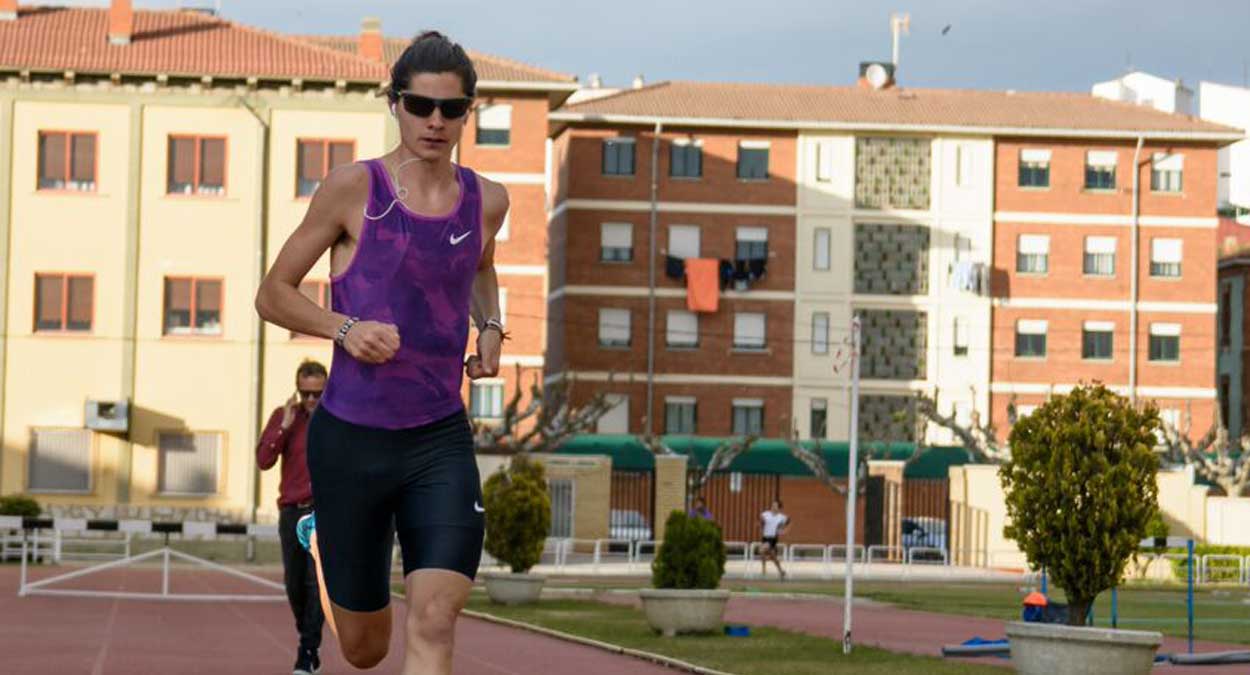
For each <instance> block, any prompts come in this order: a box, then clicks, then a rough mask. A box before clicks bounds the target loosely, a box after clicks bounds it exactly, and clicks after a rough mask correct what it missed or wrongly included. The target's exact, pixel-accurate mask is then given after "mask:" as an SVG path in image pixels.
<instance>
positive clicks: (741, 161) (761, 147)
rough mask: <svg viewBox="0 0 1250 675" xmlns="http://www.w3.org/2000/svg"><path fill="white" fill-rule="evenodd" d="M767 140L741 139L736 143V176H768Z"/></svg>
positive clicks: (748, 177)
mask: <svg viewBox="0 0 1250 675" xmlns="http://www.w3.org/2000/svg"><path fill="white" fill-rule="evenodd" d="M768 148H769V144H768V141H742V142H741V143H739V144H738V178H744V179H747V180H765V179H767V178H768Z"/></svg>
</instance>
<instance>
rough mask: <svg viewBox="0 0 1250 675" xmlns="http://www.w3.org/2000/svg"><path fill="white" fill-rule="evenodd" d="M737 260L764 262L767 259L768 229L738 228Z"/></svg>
mask: <svg viewBox="0 0 1250 675" xmlns="http://www.w3.org/2000/svg"><path fill="white" fill-rule="evenodd" d="M734 257H735V258H736V259H737V260H766V259H767V258H768V228H766V227H740V228H738V246H737V250H736V253H735V255H734Z"/></svg>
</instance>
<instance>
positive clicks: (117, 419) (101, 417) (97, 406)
mask: <svg viewBox="0 0 1250 675" xmlns="http://www.w3.org/2000/svg"><path fill="white" fill-rule="evenodd" d="M83 417H84V419H86V421H87V424H86V426H87V428H88V429H91V430H93V431H107V432H112V433H120V434H124V433H128V432H129V431H130V401H127V400H121V401H93V400H88V401H87V409H86V412H85V414H84V415H83Z"/></svg>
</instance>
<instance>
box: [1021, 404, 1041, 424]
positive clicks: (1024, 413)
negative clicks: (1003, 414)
mask: <svg viewBox="0 0 1250 675" xmlns="http://www.w3.org/2000/svg"><path fill="white" fill-rule="evenodd" d="M1035 412H1037V406H1035V405H1018V406H1016V422H1019V421H1020V420H1022V419H1024V418H1026V417H1028V416H1029V415H1032V414H1033V413H1035Z"/></svg>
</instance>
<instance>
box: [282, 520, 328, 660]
mask: <svg viewBox="0 0 1250 675" xmlns="http://www.w3.org/2000/svg"><path fill="white" fill-rule="evenodd" d="M311 512H312V509H311V508H303V509H301V508H297V507H294V506H284V507H282V509H281V511H280V512H279V514H278V538H279V539H281V540H282V567H283V569H284V570H285V574H284V575H283V576H284V577H285V581H286V597H287V600H288V601H289V602H290V603H291V613H293V614H294V615H295V630H296V631H298V632H299V646H300V647H301V648H303V649H310V650H313V651H316V650H317V649H319V648H320V647H321V626H322V625H323V624H324V623H325V616H324V615H323V614H322V611H321V598H320V596H319V595H318V594H317V570H316V568H315V567H314V565H315V563H314V562H313V557H312V554H311V553H309V552H308V551H305V550H304V547H302V546H300V545H299V539H297V538H296V537H295V524H296V523H297V522H299V519H300V518H301V517H303V516H304V515H305V514H308V513H311Z"/></svg>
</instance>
